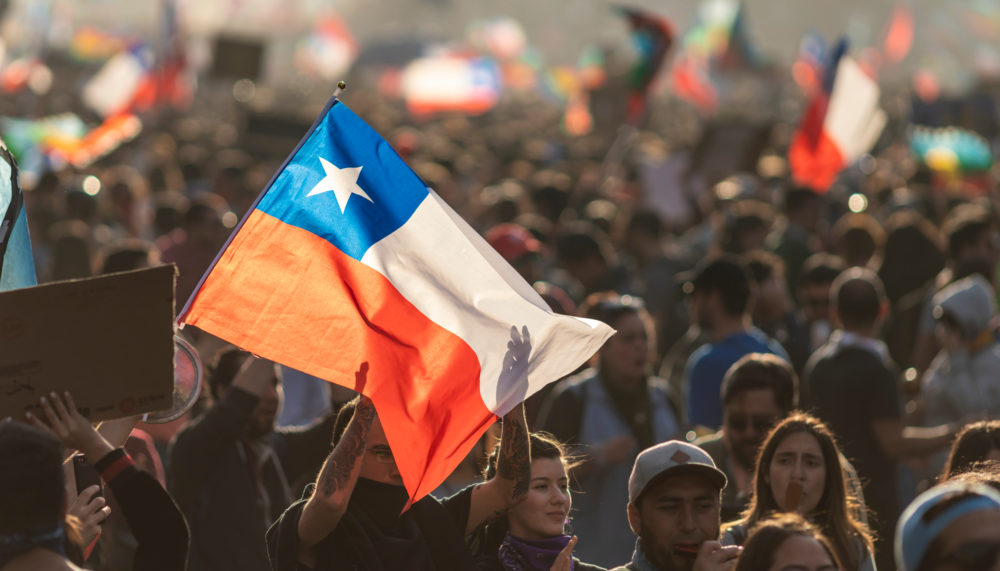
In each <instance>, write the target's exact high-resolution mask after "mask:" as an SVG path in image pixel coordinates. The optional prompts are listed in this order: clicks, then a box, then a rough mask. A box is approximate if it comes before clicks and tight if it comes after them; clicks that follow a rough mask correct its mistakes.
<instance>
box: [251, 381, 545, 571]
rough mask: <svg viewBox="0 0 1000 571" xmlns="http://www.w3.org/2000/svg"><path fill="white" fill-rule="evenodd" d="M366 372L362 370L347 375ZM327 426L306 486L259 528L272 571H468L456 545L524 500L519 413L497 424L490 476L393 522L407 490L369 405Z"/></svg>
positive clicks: (524, 432)
mask: <svg viewBox="0 0 1000 571" xmlns="http://www.w3.org/2000/svg"><path fill="white" fill-rule="evenodd" d="M366 373H367V365H362V368H361V370H360V371H359V372H358V373H357V374H358V375H365V374H366ZM337 420H338V421H337V426H336V428H335V429H334V436H335V440H336V441H337V444H336V446H335V448H334V450H333V452H332V453H331V454H330V456H329V457H327V459H326V462H325V463H324V464H323V469H322V470H321V471H320V474H319V476H318V477H317V479H316V483H315V485H310V486H309V487H308V488H307V489H306V492H305V495H304V497H303V499H302V500H299V501H298V502H296V503H295V504H292V506H291V507H290V508H288V510H287V511H286V512H285V513H284V514H282V516H281V518H279V519H278V521H277V522H275V524H274V525H273V526H271V529H270V530H268V533H267V547H268V555H269V557H270V560H271V569H272V570H274V571H297V570H301V569H314V570H317V571H330V570H334V569H363V570H372V571H381V570H385V571H390V570H396V569H407V570H410V569H412V570H419V571H431V570H451V569H473V568H475V563H474V562H473V559H472V555H471V553H470V551H469V550H468V548H467V547H466V546H465V542H464V538H465V537H466V536H468V535H469V534H470V533H471V532H472V531H473V530H474V529H475V528H477V527H478V526H479V525H480V524H482V523H484V522H485V521H486V520H487V519H489V518H492V517H497V516H499V515H500V514H502V513H503V512H504V511H506V510H507V509H508V508H510V507H511V506H513V505H514V504H516V503H517V502H518V501H520V500H521V499H523V497H524V495H525V493H526V492H527V489H528V482H529V480H530V477H531V459H530V454H529V452H528V429H527V423H526V422H525V419H524V408H523V405H522V406H518V407H516V408H515V409H513V410H512V411H511V412H509V413H507V415H505V416H504V417H503V430H502V433H501V442H500V458H499V461H498V465H497V475H496V476H495V477H493V478H491V479H490V480H487V481H486V482H482V483H480V484H476V485H474V486H470V487H469V488H466V489H465V490H463V491H461V492H459V493H458V494H456V495H454V496H452V497H451V498H448V499H446V500H444V501H443V502H439V501H438V500H436V499H435V498H433V497H431V496H427V497H424V498H422V499H420V500H418V501H417V502H416V503H414V504H413V506H412V507H411V508H410V509H409V510H408V511H406V512H404V513H402V515H401V514H400V512H402V510H403V508H404V506H405V505H406V502H407V499H408V496H407V491H406V488H404V487H403V480H402V478H401V477H400V474H399V470H398V468H397V467H396V463H395V461H394V460H393V455H392V450H391V449H390V448H389V445H388V442H387V441H386V437H385V432H384V431H383V430H382V424H381V422H380V421H379V419H378V416H377V415H376V413H375V406H374V405H373V404H372V401H371V400H370V399H368V398H367V397H364V396H361V397H359V398H357V399H355V400H354V401H352V402H351V403H348V404H347V405H345V406H344V408H343V409H341V411H340V414H339V415H338V419H337ZM341 431H342V435H340V434H341ZM338 435H340V436H339V437H338Z"/></svg>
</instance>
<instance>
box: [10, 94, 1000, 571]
mask: <svg viewBox="0 0 1000 571" xmlns="http://www.w3.org/2000/svg"><path fill="white" fill-rule="evenodd" d="M345 100H346V101H347V102H348V103H349V104H351V105H352V106H353V107H354V109H355V111H356V112H357V113H358V114H359V115H360V116H362V117H364V118H365V119H366V120H367V121H368V122H369V123H371V124H372V125H373V126H374V127H375V128H376V129H377V130H378V131H380V132H381V133H382V134H384V135H385V136H386V138H387V140H389V141H390V142H391V143H392V144H393V146H394V147H395V148H396V150H397V151H398V152H399V153H400V154H401V155H402V156H403V157H404V159H406V160H407V162H408V163H409V164H410V165H411V166H412V167H413V168H414V170H415V171H416V172H417V174H418V175H419V176H420V177H421V178H422V179H423V180H424V181H425V182H426V183H427V184H428V186H430V187H432V188H434V189H435V190H436V192H438V193H439V194H440V195H441V197H442V198H443V199H444V200H446V201H447V202H448V203H449V204H451V205H452V206H453V207H454V208H455V209H456V210H458V211H459V212H460V213H461V214H462V215H463V216H464V217H465V218H466V220H468V221H469V223H470V224H472V225H473V226H474V227H475V228H476V229H477V230H479V231H480V232H481V233H482V234H483V236H484V237H485V238H486V240H487V241H488V242H489V243H490V244H491V245H492V246H493V247H494V248H495V249H496V250H497V252H499V253H500V254H501V255H502V256H503V257H504V258H505V259H506V260H507V261H508V262H509V263H510V264H511V265H512V266H513V267H514V268H515V269H516V270H517V271H518V272H519V273H520V274H521V275H522V276H523V277H524V278H525V279H526V280H527V281H528V282H529V283H530V284H532V285H533V287H534V288H535V290H536V291H538V293H539V294H541V295H542V297H543V298H544V299H545V300H546V301H547V302H548V303H549V305H550V306H551V307H552V309H553V310H554V311H556V312H559V313H564V314H570V315H577V316H581V317H588V318H592V319H596V320H600V321H603V322H605V323H607V324H608V325H610V326H612V327H613V328H614V329H615V330H616V331H617V333H616V334H615V335H614V337H612V338H611V339H610V340H609V341H608V342H607V343H606V344H605V345H604V346H603V348H602V349H601V350H600V351H599V352H598V353H597V354H596V355H595V356H594V357H593V359H592V360H591V362H590V363H589V364H588V365H587V366H586V367H585V368H583V369H582V370H580V371H577V372H576V373H575V374H574V375H571V376H570V377H568V378H565V379H563V380H561V381H559V382H557V383H553V384H552V385H549V386H547V387H545V388H544V389H543V390H541V391H540V392H539V393H536V394H535V395H532V396H531V397H530V398H528V400H527V401H525V403H524V405H523V406H521V407H517V408H515V409H514V410H513V411H512V412H511V413H509V414H508V415H506V416H505V417H504V418H503V419H502V420H501V421H500V422H499V423H498V426H497V427H496V428H494V429H491V430H490V431H489V432H487V434H486V435H485V436H484V437H483V438H482V439H481V440H480V442H479V443H478V444H477V445H476V446H475V447H474V449H473V450H472V451H471V452H470V453H469V455H468V457H467V458H466V459H465V460H464V461H463V462H462V463H461V465H459V467H458V468H457V469H456V470H455V472H454V473H453V474H452V475H451V476H450V477H449V478H448V480H447V481H445V482H443V483H442V484H441V486H440V488H439V489H438V490H437V492H435V494H433V495H432V496H428V497H426V498H423V499H420V500H419V501H417V502H415V503H414V504H413V505H408V504H407V500H408V496H407V493H406V490H405V488H404V487H403V486H402V479H401V477H400V474H399V471H398V469H397V467H396V465H395V462H394V459H393V451H392V449H391V448H390V447H389V445H388V443H387V441H386V438H385V434H384V432H383V430H382V428H381V424H380V422H379V419H378V415H377V414H376V413H375V410H374V407H373V405H372V403H371V401H370V400H368V399H367V398H366V397H363V396H356V395H353V394H351V393H350V391H347V390H346V389H342V388H340V387H338V386H336V385H333V384H331V383H328V382H326V381H324V380H320V379H315V378H312V377H309V376H308V375H304V374H302V373H300V372H298V371H294V370H291V369H288V368H286V367H283V366H280V365H278V364H275V363H271V362H269V361H266V360H263V359H259V358H257V357H254V356H251V355H249V354H247V353H245V352H243V351H241V350H239V349H238V348H235V347H232V346H230V345H228V344H227V343H225V342H224V341H222V340H219V339H215V338H212V337H211V336H209V335H207V334H204V333H201V332H199V331H197V330H194V329H193V328H188V329H185V330H184V331H183V332H182V333H181V334H182V335H185V336H187V337H189V338H190V340H191V341H192V342H193V343H194V344H195V345H196V346H197V348H198V350H199V352H200V354H201V356H202V359H203V360H204V361H205V362H206V363H208V364H210V366H209V367H208V372H207V374H206V381H207V382H206V386H205V389H204V394H203V397H202V399H201V400H200V402H199V403H198V404H197V405H196V406H195V407H194V409H192V410H191V411H190V412H189V413H188V414H186V415H185V416H184V417H183V418H181V419H180V420H178V421H175V422H172V423H168V424H146V423H142V422H140V419H138V418H129V419H121V420H117V421H110V422H106V423H104V424H102V425H101V426H100V427H99V428H97V429H95V428H93V427H91V426H90V424H89V423H87V421H86V420H85V419H83V417H81V416H80V415H79V413H78V412H77V411H76V409H75V407H74V406H73V400H72V395H69V394H66V395H56V394H53V395H48V396H47V397H46V398H45V399H43V400H42V401H41V402H40V406H41V407H42V409H41V410H43V411H44V415H43V416H44V417H41V416H38V415H36V416H34V417H28V418H24V419H13V420H11V421H5V422H3V423H2V424H0V456H2V457H3V458H5V464H6V466H7V467H5V468H4V469H2V470H0V481H2V485H0V514H2V517H0V569H3V570H4V571H7V570H8V569H10V570H15V569H57V568H58V569H66V568H70V569H75V568H91V569H127V568H135V569H164V570H166V569H184V568H187V569H190V570H191V571H214V570H227V569H233V570H237V569H238V570H241V571H252V570H256V569H259V570H261V571H266V570H272V571H299V570H304V569H315V570H327V569H329V570H333V569H369V570H395V569H421V570H423V569H455V570H467V569H468V570H471V569H507V570H522V569H556V570H572V569H580V570H586V569H612V568H614V569H620V570H625V569H627V570H633V571H634V570H640V571H648V570H660V571H668V570H674V569H683V570H692V569H698V570H711V569H734V568H735V569H739V570H743V569H747V570H763V569H785V568H794V569H812V570H826V569H845V570H874V569H877V568H881V569H883V570H885V569H894V568H898V569H905V570H907V571H916V570H928V569H992V568H1000V493H998V492H997V491H996V490H997V489H1000V464H996V462H1000V420H997V419H1000V377H997V375H996V372H995V371H996V366H995V363H998V362H1000V341H998V337H997V333H996V328H997V320H996V317H997V302H996V299H997V287H996V283H997V276H998V274H997V269H998V268H997V261H998V259H1000V233H998V232H1000V227H998V223H1000V211H998V208H997V203H996V199H997V195H996V192H995V191H996V181H995V180H994V179H993V178H990V179H989V180H988V181H987V183H986V185H985V188H983V186H982V185H981V184H976V185H972V184H965V183H964V182H963V180H962V179H961V178H957V177H954V176H951V177H945V178H942V177H940V176H939V175H938V174H936V173H934V172H932V171H931V170H930V169H929V168H928V167H927V166H926V165H923V164H921V163H920V161H919V160H916V159H915V158H914V157H913V156H911V155H910V154H909V152H908V151H907V148H906V142H905V138H903V137H901V136H900V133H901V132H902V130H901V129H899V128H890V129H887V131H886V134H885V135H884V136H883V137H882V139H881V140H880V142H879V144H878V145H877V147H876V149H875V150H874V151H873V156H870V157H867V158H866V159H865V165H864V168H861V167H851V168H850V169H849V170H848V171H847V172H845V173H844V175H843V176H842V177H841V179H840V180H839V181H838V183H837V185H835V187H834V188H832V189H831V190H830V191H829V192H826V193H821V192H817V191H815V190H811V189H808V188H804V187H800V186H796V185H795V184H794V182H793V181H792V179H791V177H790V176H789V173H788V167H787V161H786V160H785V159H784V156H785V153H786V151H787V147H788V137H789V131H790V129H789V128H788V127H789V126H790V125H792V124H793V123H794V121H795V120H796V119H797V118H796V117H788V116H783V117H780V118H779V119H778V121H777V123H776V128H774V129H772V131H771V133H772V134H771V136H770V139H769V140H768V141H767V142H766V144H765V145H764V147H763V149H760V153H759V160H757V161H756V166H755V167H752V168H751V169H750V170H745V171H741V172H734V173H729V174H730V175H731V176H726V177H723V178H721V179H720V180H716V181H705V180H704V177H701V175H699V173H697V172H694V171H693V170H691V171H688V172H687V176H685V177H681V178H679V179H677V181H675V182H676V183H677V184H680V185H683V188H681V189H680V190H678V192H679V195H680V196H682V197H683V199H684V200H685V201H687V205H686V209H687V211H688V213H689V215H688V216H687V217H686V218H681V219H679V218H672V217H668V216H666V215H665V214H664V213H663V212H662V211H660V210H657V209H654V208H652V207H651V206H650V204H651V203H652V202H653V200H652V198H651V197H650V193H652V192H654V188H656V187H658V186H659V183H656V182H654V183H650V182H649V180H648V177H647V176H646V175H644V174H643V173H644V170H643V169H644V165H646V164H647V163H649V162H651V161H656V160H661V159H663V158H665V157H670V156H673V155H678V156H680V155H684V154H685V153H687V154H688V155H689V158H690V153H691V152H692V151H691V150H692V149H693V148H694V146H695V142H696V140H697V134H698V132H699V126H698V125H696V124H695V123H697V121H692V120H690V118H691V117H692V116H693V111H692V110H691V109H689V108H686V107H684V106H682V105H680V104H678V103H676V102H669V103H665V102H663V101H654V105H653V106H652V108H651V110H650V117H649V123H648V127H647V128H646V129H643V130H641V131H640V134H639V135H638V137H637V138H635V139H633V140H632V141H631V146H630V149H629V151H628V152H627V153H625V155H624V158H623V160H622V162H621V164H610V165H609V164H607V161H605V157H606V152H607V150H608V148H609V146H610V145H611V143H612V140H613V139H614V138H615V133H616V131H615V130H614V129H611V130H607V129H605V130H603V131H602V130H601V121H602V120H606V117H605V118H604V119H602V117H603V116H602V115H601V114H600V109H598V108H595V119H596V120H597V130H596V131H595V132H594V133H593V134H591V135H586V136H569V135H567V134H565V133H564V132H563V131H561V130H560V127H559V122H560V111H559V109H558V108H557V107H555V106H551V105H547V104H546V103H545V102H543V101H540V100H533V101H530V102H525V101H510V102H505V103H502V104H501V105H500V107H498V108H497V109H495V110H494V111H492V112H490V113H488V114H485V115H483V116H480V117H467V116H464V115H445V116H442V117H439V118H436V119H433V120H429V119H423V120H416V119H413V118H409V117H407V116H405V115H404V114H403V113H402V112H401V111H400V110H399V106H398V105H395V106H394V105H393V103H392V102H389V101H386V100H384V99H382V98H381V97H378V96H376V95H375V94H374V93H373V92H372V93H369V92H365V91H363V90H362V92H359V93H358V94H357V97H356V99H351V97H350V96H349V95H345ZM595 105H599V101H595ZM176 119H177V120H176V121H173V122H164V123H163V124H162V128H159V129H154V130H152V131H150V130H147V131H146V132H144V133H143V134H142V135H140V136H139V137H138V138H137V139H136V140H135V141H133V142H132V143H129V144H128V145H126V146H124V147H122V148H121V149H119V150H117V151H115V152H114V153H112V154H110V155H108V156H107V157H105V158H104V159H102V160H100V161H98V162H97V163H95V164H94V165H93V166H92V167H90V168H89V169H88V170H87V171H86V172H80V171H75V170H72V169H68V168H67V169H62V170H55V171H46V172H42V173H38V176H37V177H33V178H32V180H25V181H24V186H25V190H26V192H25V199H26V205H27V212H28V220H29V226H30V230H31V235H32V246H33V249H34V253H35V259H36V267H37V270H38V274H39V278H40V281H41V282H47V281H53V280H59V279H71V278H83V277H89V276H93V275H98V274H102V273H110V272H117V271H123V270H129V269H137V268H141V267H146V266H150V265H156V264H160V263H172V264H175V265H176V266H177V269H178V272H179V273H178V280H177V289H176V300H177V303H178V304H182V303H183V302H184V301H185V300H186V299H187V298H188V296H190V294H191V293H192V291H194V289H195V288H196V285H197V283H198V280H199V279H200V278H201V276H202V275H203V273H204V272H205V270H206V269H207V268H208V266H209V265H210V264H211V262H212V260H213V259H214V257H215V255H216V253H217V252H218V251H219V249H220V248H221V247H222V245H223V244H224V242H225V240H226V238H227V235H228V234H229V232H231V231H232V229H233V228H234V226H235V224H236V222H237V220H238V219H239V217H240V216H242V215H243V214H244V213H245V212H246V211H247V210H248V209H249V208H250V206H251V205H252V204H253V200H254V197H255V196H256V194H257V192H258V191H259V190H260V189H261V188H262V187H263V182H265V181H266V179H267V176H268V175H270V173H271V172H272V171H273V170H274V168H276V167H277V166H278V164H280V160H281V158H282V157H280V156H269V155H267V154H261V153H260V152H259V150H255V151H251V150H248V149H245V148H241V147H240V145H239V137H238V136H236V135H237V134H238V133H237V130H236V129H235V128H234V127H233V126H232V125H228V124H226V123H225V121H224V120H223V119H222V118H220V117H212V116H210V114H202V115H199V116H197V117H193V118H184V117H178V118H176ZM894 119H895V120H896V121H897V122H900V123H901V124H905V120H906V119H905V117H895V118H894ZM612 123H613V121H612ZM782 127H785V128H782ZM897 127H898V126H897ZM699 152H701V151H699ZM699 177H701V178H699ZM93 179H96V180H97V181H98V183H97V187H96V188H97V191H95V187H94V182H93ZM849 196H852V197H853V196H860V197H863V198H864V204H865V205H866V208H864V209H859V208H853V207H852V208H848V204H847V197H849ZM852 210H856V211H852ZM356 374H357V375H359V376H360V377H363V376H364V375H366V374H367V369H366V368H365V367H364V366H363V367H362V368H361V369H359V370H358V371H357V373H356ZM334 380H335V379H334ZM351 381H353V380H351ZM123 382H124V381H123ZM346 384H353V382H346ZM77 453H79V454H82V455H83V457H84V458H83V459H82V460H77V459H74V455H76V454H77ZM83 460H86V463H85V464H86V465H85V466H84V468H82V469H80V470H74V468H73V466H74V465H77V464H79V463H83ZM88 469H89V470H92V471H96V473H97V474H99V476H100V480H102V481H103V484H104V486H102V487H100V488H98V489H100V490H101V492H100V493H97V490H96V489H94V488H93V486H88V487H82V488H81V486H80V480H79V478H80V477H81V474H83V473H84V472H85V471H86V470H88ZM404 507H406V508H408V509H406V510H405V511H404ZM791 565H799V566H798V567H789V566H791ZM616 566H617V567H616Z"/></svg>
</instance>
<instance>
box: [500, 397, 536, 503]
mask: <svg viewBox="0 0 1000 571" xmlns="http://www.w3.org/2000/svg"><path fill="white" fill-rule="evenodd" d="M497 475H498V476H499V477H501V478H504V479H505V480H509V481H511V482H513V493H512V500H513V501H515V502H517V501H520V500H522V499H524V497H525V495H526V494H527V493H528V483H529V482H530V481H531V454H530V451H529V442H528V423H527V421H526V420H525V418H524V404H523V403H522V404H520V405H518V406H516V407H514V409H513V410H511V411H510V412H508V413H507V414H506V415H504V417H503V431H502V432H501V434H500V458H498V459H497Z"/></svg>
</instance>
